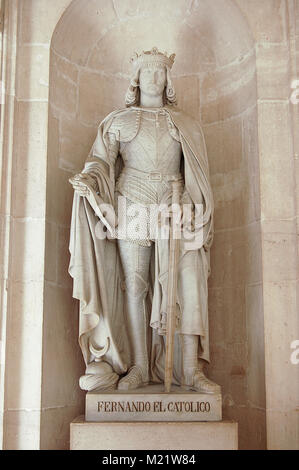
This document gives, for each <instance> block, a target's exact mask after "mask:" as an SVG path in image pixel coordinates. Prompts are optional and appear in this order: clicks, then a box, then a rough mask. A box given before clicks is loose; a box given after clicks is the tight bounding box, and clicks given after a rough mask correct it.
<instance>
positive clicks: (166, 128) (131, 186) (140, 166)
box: [109, 108, 182, 205]
mask: <svg viewBox="0 0 299 470" xmlns="http://www.w3.org/2000/svg"><path fill="white" fill-rule="evenodd" d="M133 115H135V116H136V121H134V124H135V126H133V122H131V123H130V121H129V124H130V125H131V129H130V132H128V133H127V134H126V133H124V131H122V129H121V128H120V129H119V134H118V137H119V141H120V154H121V156H122V158H123V162H124V169H123V171H122V173H121V174H120V176H119V178H118V181H117V190H118V192H119V193H120V194H122V195H124V196H126V197H127V198H128V199H130V200H131V201H133V202H136V203H141V204H144V205H148V204H157V203H160V202H161V199H162V197H163V195H164V194H165V192H166V191H167V190H169V188H170V185H169V178H171V177H174V178H175V179H181V175H180V165H181V158H182V148H181V144H180V137H179V132H178V130H177V129H176V128H175V127H174V125H173V124H172V122H171V119H170V117H169V115H168V113H167V112H166V111H165V110H164V109H163V108H161V109H141V108H136V111H135V113H133ZM127 125H128V124H127ZM114 129H115V127H114ZM111 130H113V127H112V129H110V130H109V131H110V132H111ZM135 133H136V135H134V136H133V138H132V139H129V137H130V134H135Z"/></svg>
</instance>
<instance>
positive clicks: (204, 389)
mask: <svg viewBox="0 0 299 470" xmlns="http://www.w3.org/2000/svg"><path fill="white" fill-rule="evenodd" d="M198 342H199V336H196V335H181V344H182V353H183V362H182V364H183V375H182V380H181V386H182V387H183V388H184V389H186V390H194V391H196V392H201V393H215V394H216V393H221V387H220V385H217V384H216V383H215V382H212V380H209V379H208V378H207V377H206V376H205V374H204V372H203V365H204V363H203V361H200V360H199V359H198Z"/></svg>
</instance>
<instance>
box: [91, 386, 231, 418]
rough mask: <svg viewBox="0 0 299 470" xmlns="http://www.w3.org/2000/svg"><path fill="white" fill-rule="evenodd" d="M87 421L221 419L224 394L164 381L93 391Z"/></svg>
mask: <svg viewBox="0 0 299 470" xmlns="http://www.w3.org/2000/svg"><path fill="white" fill-rule="evenodd" d="M85 419H86V421H93V422H122V421H125V422H128V421H134V422H136V421H143V422H144V421H163V422H165V421H166V422H168V421H196V422H199V421H221V419H222V397H221V394H217V395H212V394H207V393H197V392H192V391H186V390H183V389H182V388H181V387H176V386H172V388H171V393H165V392H164V386H163V385H162V384H154V385H148V386H147V387H145V388H138V389H136V390H130V391H125V392H124V391H119V390H115V391H111V390H110V391H108V392H103V391H96V390H95V391H92V392H89V393H87V395H86V413H85Z"/></svg>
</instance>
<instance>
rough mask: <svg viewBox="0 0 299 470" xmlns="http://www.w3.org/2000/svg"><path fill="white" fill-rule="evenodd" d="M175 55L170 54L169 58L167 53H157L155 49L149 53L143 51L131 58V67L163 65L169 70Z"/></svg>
mask: <svg viewBox="0 0 299 470" xmlns="http://www.w3.org/2000/svg"><path fill="white" fill-rule="evenodd" d="M174 59H175V54H171V55H170V56H169V57H168V55H167V52H165V53H164V54H163V52H159V50H158V49H157V48H156V47H153V49H152V50H151V51H143V52H142V54H140V55H138V54H137V52H135V54H134V55H133V57H132V58H131V63H132V64H133V67H135V68H136V67H138V66H141V65H142V64H163V65H165V66H167V67H169V68H170V69H171V68H172V66H173V64H174Z"/></svg>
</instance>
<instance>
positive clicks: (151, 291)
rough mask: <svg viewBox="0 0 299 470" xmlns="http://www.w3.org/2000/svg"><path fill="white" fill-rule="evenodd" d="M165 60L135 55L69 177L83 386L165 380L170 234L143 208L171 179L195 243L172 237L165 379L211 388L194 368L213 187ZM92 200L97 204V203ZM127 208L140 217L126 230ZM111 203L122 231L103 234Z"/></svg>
mask: <svg viewBox="0 0 299 470" xmlns="http://www.w3.org/2000/svg"><path fill="white" fill-rule="evenodd" d="M174 59H175V55H172V56H170V57H168V55H167V54H163V53H161V52H159V51H158V50H157V49H156V48H154V49H152V50H151V51H146V52H143V53H142V54H140V55H137V54H136V55H135V56H134V57H133V59H132V63H133V78H132V80H131V83H130V86H129V89H128V92H127V95H126V108H124V109H120V110H117V111H114V112H112V113H111V114H109V115H108V116H107V117H106V118H105V119H104V120H103V122H102V123H101V124H100V126H99V128H98V134H97V137H96V140H95V142H94V145H93V147H92V149H91V151H90V154H89V156H88V158H87V161H86V164H85V167H84V169H83V171H82V173H80V174H79V175H76V176H75V177H73V178H71V179H70V182H71V184H72V185H73V187H74V189H75V194H74V203H73V214H72V224H71V239H70V252H71V261H70V267H69V272H70V275H71V276H72V277H73V280H74V287H73V296H74V298H76V299H79V300H80V334H79V342H80V346H81V349H82V352H83V356H84V360H85V363H86V372H85V375H84V376H83V377H81V378H80V386H81V388H82V389H84V390H89V391H90V390H94V389H101V390H105V389H106V390H107V389H113V388H118V389H119V390H131V389H136V388H138V387H141V386H142V387H143V386H145V385H146V384H148V383H161V382H163V380H164V365H165V325H166V315H167V311H166V310H167V308H166V302H167V298H166V297H167V279H168V259H169V258H168V251H169V250H168V245H169V243H168V240H167V239H162V238H159V237H158V238H155V237H154V236H153V231H152V230H151V229H152V227H150V226H151V223H152V220H153V219H152V217H151V214H150V210H149V208H150V207H151V206H153V205H156V206H157V205H158V206H159V205H163V204H164V207H165V204H166V207H168V206H169V205H170V203H171V197H172V183H173V182H176V183H177V184H179V185H180V188H181V204H182V205H183V204H186V205H188V206H189V207H191V212H190V214H191V215H192V221H191V222H190V233H191V232H192V233H193V235H194V234H196V235H197V237H196V240H197V242H196V243H188V240H187V241H186V240H183V239H182V240H181V241H180V253H179V263H178V282H177V304H176V307H177V314H176V316H177V318H176V320H177V328H176V334H175V345H174V367H173V384H174V385H179V386H182V387H184V388H185V389H188V390H194V391H198V392H203V393H219V392H220V387H219V385H217V384H215V383H214V382H212V381H211V380H209V379H208V378H207V377H206V375H205V373H204V365H205V364H207V363H208V362H209V328H208V304H207V299H208V289H207V279H208V276H209V270H210V268H209V249H210V245H211V243H212V238H213V197H212V192H211V187H210V183H209V170H208V162H207V155H206V147H205V143H204V137H203V133H202V130H201V127H200V126H199V124H198V123H197V122H196V121H195V120H194V119H192V118H191V117H189V116H188V115H186V114H185V113H183V112H182V111H180V110H179V109H178V108H177V107H176V94H175V90H174V87H173V85H172V81H171V74H170V70H171V68H172V65H173V63H174ZM187 92H188V90H186V93H187ZM120 198H122V201H125V208H124V205H123V204H122V205H119V204H118V200H119V199H120ZM100 203H102V207H104V208H105V210H104V209H100V210H97V207H100ZM197 205H200V206H201V207H202V209H203V213H202V217H201V223H197V218H196V217H195V206H197ZM136 207H137V209H138V212H140V213H139V222H140V223H139V224H137V225H138V227H137V229H136V230H133V229H131V228H130V227H131V225H132V224H131V222H132V220H133V218H134V214H135V215H136ZM111 208H112V210H111ZM113 213H115V214H116V216H117V217H116V218H115V219H114V221H116V222H115V227H117V224H119V221H120V220H122V219H123V218H124V213H125V215H126V218H125V220H126V222H125V224H126V225H125V228H126V229H127V230H125V235H120V233H118V236H111V234H110V233H108V232H109V230H110V228H111V227H112V225H113ZM157 220H158V219H156V222H157ZM130 224H131V225H130ZM157 224H158V222H157ZM133 225H134V224H133ZM107 227H108V229H107ZM111 230H112V229H111ZM140 231H141V232H142V236H140ZM105 233H106V235H107V236H103V234H105ZM99 234H100V235H99ZM199 235H200V236H199ZM198 240H201V241H200V243H199V242H198Z"/></svg>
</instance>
